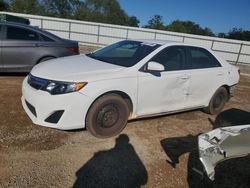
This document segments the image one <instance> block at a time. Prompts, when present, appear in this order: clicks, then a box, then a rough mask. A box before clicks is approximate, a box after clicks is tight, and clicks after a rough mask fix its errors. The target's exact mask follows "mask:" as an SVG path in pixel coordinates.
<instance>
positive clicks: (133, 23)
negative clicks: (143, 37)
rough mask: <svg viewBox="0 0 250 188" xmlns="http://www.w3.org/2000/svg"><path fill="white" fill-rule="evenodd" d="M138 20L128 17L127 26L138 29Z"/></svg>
mask: <svg viewBox="0 0 250 188" xmlns="http://www.w3.org/2000/svg"><path fill="white" fill-rule="evenodd" d="M139 24H140V20H138V19H137V17H135V16H130V17H128V21H127V25H129V26H132V27H139Z"/></svg>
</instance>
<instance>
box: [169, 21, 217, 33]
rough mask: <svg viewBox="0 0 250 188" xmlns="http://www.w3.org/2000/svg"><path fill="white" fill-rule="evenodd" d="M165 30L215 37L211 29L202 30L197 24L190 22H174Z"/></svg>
mask: <svg viewBox="0 0 250 188" xmlns="http://www.w3.org/2000/svg"><path fill="white" fill-rule="evenodd" d="M166 30H168V31H174V32H180V33H189V34H196V35H206V36H215V35H214V33H213V32H212V31H211V29H209V28H207V27H206V28H204V29H203V28H202V27H201V26H200V25H199V24H196V23H194V22H192V21H180V20H175V21H173V22H172V23H170V24H169V25H168V26H166Z"/></svg>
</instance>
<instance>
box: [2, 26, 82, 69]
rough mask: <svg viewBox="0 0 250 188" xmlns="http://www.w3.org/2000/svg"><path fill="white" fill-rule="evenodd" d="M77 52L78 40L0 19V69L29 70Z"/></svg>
mask: <svg viewBox="0 0 250 188" xmlns="http://www.w3.org/2000/svg"><path fill="white" fill-rule="evenodd" d="M77 54H79V46H78V42H75V41H71V40H66V39H62V38H60V37H58V36H56V35H53V34H51V33H49V32H47V31H44V30H41V29H39V28H37V27H33V26H29V25H27V24H21V23H15V22H5V21H2V22H0V72H27V71H30V70H31V69H32V67H33V66H34V65H36V64H38V63H41V62H43V61H46V60H49V59H54V58H57V57H64V56H70V55H77Z"/></svg>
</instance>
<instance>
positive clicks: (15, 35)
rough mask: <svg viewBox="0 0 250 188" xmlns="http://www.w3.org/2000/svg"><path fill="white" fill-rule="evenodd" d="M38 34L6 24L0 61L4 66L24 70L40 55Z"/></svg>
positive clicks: (29, 67) (9, 68)
mask: <svg viewBox="0 0 250 188" xmlns="http://www.w3.org/2000/svg"><path fill="white" fill-rule="evenodd" d="M39 39H40V37H39V34H38V33H36V32H35V31H33V30H29V29H26V28H22V27H19V26H11V25H7V26H6V27H5V35H4V38H3V41H2V46H3V48H2V61H3V64H4V68H5V69H8V70H13V71H26V70H29V69H31V67H32V66H33V65H34V64H35V63H36V61H37V59H38V58H39V56H40V51H39Z"/></svg>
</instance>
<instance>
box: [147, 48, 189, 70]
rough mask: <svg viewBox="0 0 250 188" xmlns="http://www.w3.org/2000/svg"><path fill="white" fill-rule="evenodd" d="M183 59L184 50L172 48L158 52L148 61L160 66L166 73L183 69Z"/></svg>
mask: <svg viewBox="0 0 250 188" xmlns="http://www.w3.org/2000/svg"><path fill="white" fill-rule="evenodd" d="M185 58H186V57H185V48H183V47H182V46H172V47H168V48H166V49H164V50H162V51H160V52H159V53H158V54H156V55H155V56H154V57H153V58H152V59H151V60H150V61H155V62H157V63H160V64H162V65H163V66H164V68H165V70H166V71H175V70H182V69H183V68H184V64H185Z"/></svg>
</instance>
